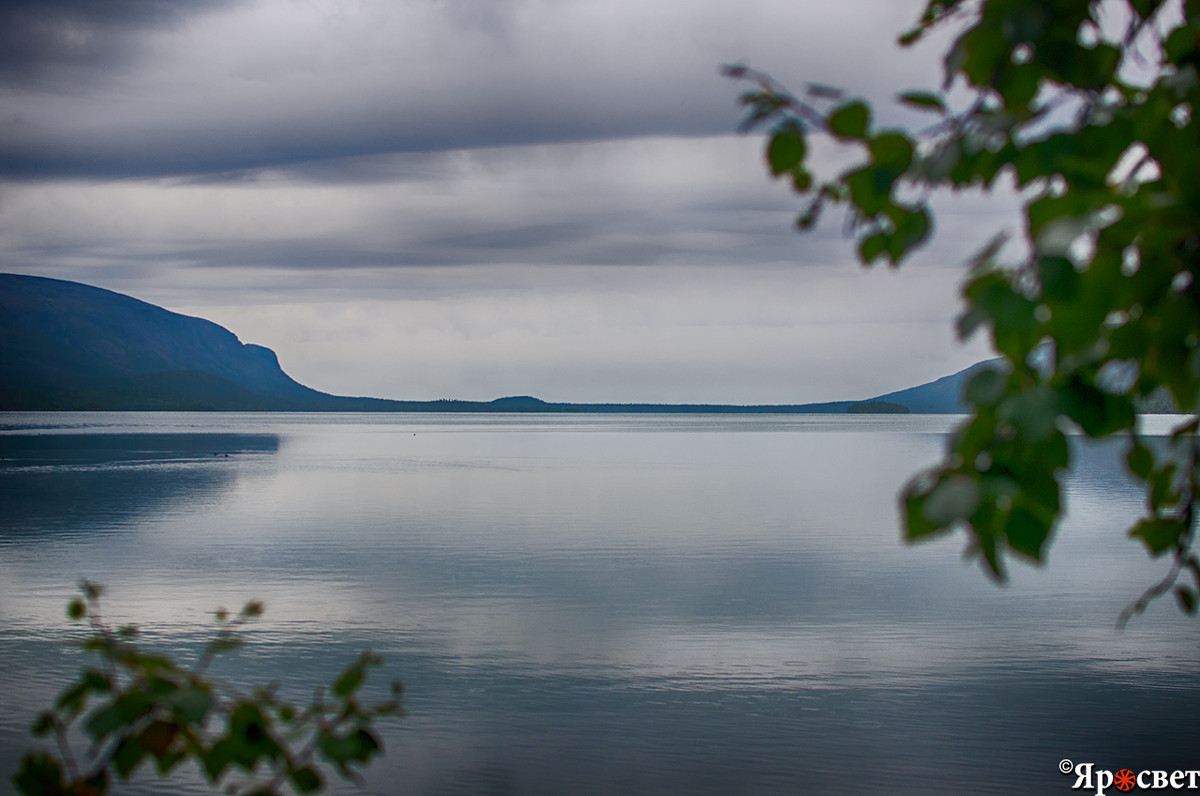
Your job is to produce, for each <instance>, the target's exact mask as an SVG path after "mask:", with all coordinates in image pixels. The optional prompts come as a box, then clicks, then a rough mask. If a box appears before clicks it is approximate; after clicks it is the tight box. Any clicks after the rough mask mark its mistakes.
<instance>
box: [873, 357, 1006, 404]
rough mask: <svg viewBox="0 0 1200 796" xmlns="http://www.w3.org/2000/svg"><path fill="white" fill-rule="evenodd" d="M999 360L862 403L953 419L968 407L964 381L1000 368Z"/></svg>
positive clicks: (990, 360)
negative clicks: (964, 394) (983, 371)
mask: <svg viewBox="0 0 1200 796" xmlns="http://www.w3.org/2000/svg"><path fill="white" fill-rule="evenodd" d="M1001 362H1002V360H999V359H989V360H985V361H983V362H976V363H975V364H974V365H972V366H971V367H969V368H966V369H964V370H960V371H959V372H958V373H955V374H952V375H950V376H943V377H942V378H940V379H937V380H935V381H931V382H928V383H927V384H922V385H919V386H917V387H909V388H908V389H906V390H897V391H896V392H889V393H885V394H884V395H880V396H878V397H875V398H872V399H870V401H864V403H889V404H899V405H900V406H904V407H907V408H908V410H909V411H910V412H916V413H918V414H945V415H955V414H961V413H963V412H966V411H967V409H968V407H967V403H966V401H964V400H963V388H965V387H966V385H967V381H968V380H969V379H970V378H971V377H972V376H974V375H975V374H976V373H977V372H978V371H980V370H982V369H984V368H986V367H992V368H1001V367H1003V366H1002V365H1001V364H1000V363H1001Z"/></svg>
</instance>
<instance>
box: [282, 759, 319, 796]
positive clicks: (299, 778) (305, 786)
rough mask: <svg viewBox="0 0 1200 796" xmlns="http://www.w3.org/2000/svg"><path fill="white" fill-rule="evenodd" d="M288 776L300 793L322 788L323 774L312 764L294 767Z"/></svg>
mask: <svg viewBox="0 0 1200 796" xmlns="http://www.w3.org/2000/svg"><path fill="white" fill-rule="evenodd" d="M288 778H289V779H291V781H292V784H293V785H295V786H296V790H297V791H298V792H300V793H316V792H317V791H319V790H320V789H321V775H320V774H318V773H317V770H316V769H314V768H313V767H312V766H305V767H304V768H297V769H294V770H293V771H291V772H289V773H288Z"/></svg>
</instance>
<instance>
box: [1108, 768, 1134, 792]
mask: <svg viewBox="0 0 1200 796" xmlns="http://www.w3.org/2000/svg"><path fill="white" fill-rule="evenodd" d="M1136 784H1137V778H1136V777H1134V776H1133V772H1132V771H1130V770H1129V769H1127V768H1123V769H1121V770H1120V771H1118V772H1117V773H1116V774H1115V775H1114V776H1113V785H1115V786H1116V788H1117V790H1133V786H1134V785H1136Z"/></svg>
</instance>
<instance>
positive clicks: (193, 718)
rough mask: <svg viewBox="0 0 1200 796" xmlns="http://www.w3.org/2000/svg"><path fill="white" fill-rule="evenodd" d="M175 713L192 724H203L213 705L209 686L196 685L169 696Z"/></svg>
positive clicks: (169, 701) (168, 701)
mask: <svg viewBox="0 0 1200 796" xmlns="http://www.w3.org/2000/svg"><path fill="white" fill-rule="evenodd" d="M166 701H167V703H168V704H169V705H171V707H172V708H174V710H175V715H176V716H178V717H179V718H182V719H184V720H185V721H187V722H189V723H191V724H203V723H204V718H205V716H207V715H208V711H209V710H211V709H212V707H213V696H212V692H210V691H209V690H208V689H207V688H202V687H195V688H189V689H186V690H182V691H178V692H176V693H174V694H171V695H170V696H169V697H168V698H167V700H166Z"/></svg>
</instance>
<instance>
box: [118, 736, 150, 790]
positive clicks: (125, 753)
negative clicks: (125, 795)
mask: <svg viewBox="0 0 1200 796" xmlns="http://www.w3.org/2000/svg"><path fill="white" fill-rule="evenodd" d="M145 757H146V748H145V747H144V746H142V742H141V740H140V739H138V738H136V737H132V736H131V737H127V738H125V739H124V740H122V741H121V743H120V744H119V745H118V746H117V750H116V752H114V753H113V756H112V764H113V768H115V769H116V771H117V774H118V775H119V776H120V777H121V779H129V775H130V774H132V773H133V771H134V769H136V768H137V767H138V764H139V763H141V762H142V760H143V759H144V758H145Z"/></svg>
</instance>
